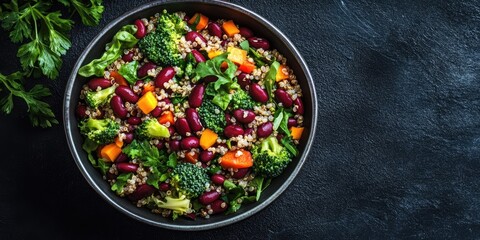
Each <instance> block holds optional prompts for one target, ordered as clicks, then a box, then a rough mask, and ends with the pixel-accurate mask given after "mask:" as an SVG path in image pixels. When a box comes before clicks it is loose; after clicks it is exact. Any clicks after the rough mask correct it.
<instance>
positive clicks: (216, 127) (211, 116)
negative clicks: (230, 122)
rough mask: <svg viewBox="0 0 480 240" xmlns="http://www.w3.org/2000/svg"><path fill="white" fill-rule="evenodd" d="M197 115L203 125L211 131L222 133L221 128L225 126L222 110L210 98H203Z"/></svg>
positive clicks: (225, 121)
mask: <svg viewBox="0 0 480 240" xmlns="http://www.w3.org/2000/svg"><path fill="white" fill-rule="evenodd" d="M198 115H199V116H200V121H202V123H203V126H205V127H206V128H209V129H211V130H212V131H214V132H216V133H218V134H222V133H223V129H224V128H225V126H227V120H225V113H224V111H223V110H222V109H221V108H220V107H219V106H217V105H215V104H214V103H213V102H212V101H211V100H208V99H206V100H204V101H203V103H202V105H200V107H199V108H198Z"/></svg>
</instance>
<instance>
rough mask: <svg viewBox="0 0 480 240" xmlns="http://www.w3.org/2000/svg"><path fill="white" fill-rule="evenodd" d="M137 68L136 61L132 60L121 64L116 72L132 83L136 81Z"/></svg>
mask: <svg viewBox="0 0 480 240" xmlns="http://www.w3.org/2000/svg"><path fill="white" fill-rule="evenodd" d="M137 69H138V62H137V61H132V62H129V63H125V64H123V65H122V66H121V67H120V69H119V70H118V73H120V74H121V75H122V76H123V77H124V78H125V79H126V80H127V81H128V83H130V85H133V84H135V82H136V81H137Z"/></svg>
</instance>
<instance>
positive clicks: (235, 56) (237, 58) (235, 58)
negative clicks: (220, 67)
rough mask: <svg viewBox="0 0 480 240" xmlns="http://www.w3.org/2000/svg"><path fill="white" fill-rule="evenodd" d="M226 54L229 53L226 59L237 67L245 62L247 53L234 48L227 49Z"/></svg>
mask: <svg viewBox="0 0 480 240" xmlns="http://www.w3.org/2000/svg"><path fill="white" fill-rule="evenodd" d="M227 52H229V54H228V57H227V59H228V60H230V61H232V62H234V63H236V64H238V65H242V64H243V63H244V62H245V61H247V51H245V50H242V49H240V48H236V47H228V49H227Z"/></svg>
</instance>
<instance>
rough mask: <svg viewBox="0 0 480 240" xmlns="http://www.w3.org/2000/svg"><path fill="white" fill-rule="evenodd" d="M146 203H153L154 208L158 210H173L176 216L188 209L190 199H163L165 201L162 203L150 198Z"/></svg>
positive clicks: (182, 197)
mask: <svg viewBox="0 0 480 240" xmlns="http://www.w3.org/2000/svg"><path fill="white" fill-rule="evenodd" d="M146 200H147V202H150V203H154V204H155V206H157V207H159V208H166V209H170V210H173V211H174V212H176V213H178V214H183V213H185V212H186V211H187V210H188V209H189V208H190V199H187V198H185V196H181V197H179V198H173V197H169V196H167V197H165V201H162V200H160V199H158V198H156V197H154V196H150V197H148V198H147V199H146Z"/></svg>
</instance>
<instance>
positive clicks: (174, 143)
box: [168, 140, 180, 151]
mask: <svg viewBox="0 0 480 240" xmlns="http://www.w3.org/2000/svg"><path fill="white" fill-rule="evenodd" d="M168 147H169V148H170V150H172V151H179V150H180V141H179V140H170V141H168Z"/></svg>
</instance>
